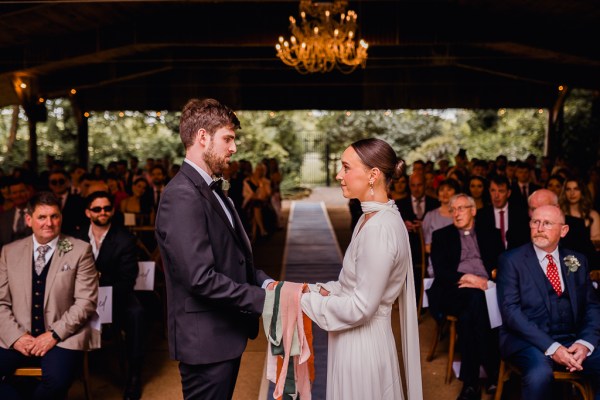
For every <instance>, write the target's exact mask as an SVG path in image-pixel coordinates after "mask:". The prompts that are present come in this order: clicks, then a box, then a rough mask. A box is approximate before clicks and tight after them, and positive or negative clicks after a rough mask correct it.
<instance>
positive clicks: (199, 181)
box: [181, 163, 251, 252]
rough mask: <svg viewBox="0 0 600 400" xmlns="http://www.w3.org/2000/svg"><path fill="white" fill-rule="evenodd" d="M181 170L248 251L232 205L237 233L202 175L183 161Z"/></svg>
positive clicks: (248, 247) (240, 225) (241, 226)
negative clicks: (238, 231)
mask: <svg viewBox="0 0 600 400" xmlns="http://www.w3.org/2000/svg"><path fill="white" fill-rule="evenodd" d="M181 172H183V173H184V174H185V176H187V177H188V179H190V180H191V181H192V183H193V184H194V186H196V189H198V192H199V193H200V194H201V195H202V196H203V197H204V198H206V199H207V200H208V202H209V203H210V205H211V206H212V207H213V208H214V210H215V211H216V213H217V214H218V215H219V217H220V218H221V219H222V220H223V223H224V224H225V226H226V227H227V229H228V230H229V232H230V233H231V234H232V235H233V237H234V238H235V240H236V241H237V242H238V243H239V244H240V246H241V247H242V248H243V249H245V250H246V252H248V251H249V249H251V246H250V242H249V241H248V238H247V236H246V233H245V232H243V229H244V227H243V225H242V223H241V221H240V219H239V216H238V215H237V213H236V212H235V210H232V208H233V207H231V208H229V211H230V213H231V214H232V217H233V219H234V221H235V223H236V224H237V226H238V230H240V233H239V234H238V233H237V232H236V230H235V228H234V227H233V226H232V225H231V222H230V221H229V218H227V214H225V210H223V207H221V203H219V200H217V197H216V196H215V193H214V192H213V191H212V189H211V188H209V187H208V185H207V184H206V181H205V180H204V178H202V176H201V175H200V174H199V173H198V171H196V170H195V169H194V168H193V167H192V166H190V165H188V164H187V163H183V164H182V166H181ZM222 200H223V199H222ZM226 200H227V201H229V199H226ZM243 236H246V238H245V239H246V240H243V239H242V237H243ZM246 242H247V243H246Z"/></svg>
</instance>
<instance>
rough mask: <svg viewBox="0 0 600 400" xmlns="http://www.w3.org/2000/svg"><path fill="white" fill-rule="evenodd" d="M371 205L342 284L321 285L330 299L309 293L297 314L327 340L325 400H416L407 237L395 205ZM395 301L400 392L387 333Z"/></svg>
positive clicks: (418, 374) (415, 331) (416, 344)
mask: <svg viewBox="0 0 600 400" xmlns="http://www.w3.org/2000/svg"><path fill="white" fill-rule="evenodd" d="M368 204H369V205H371V207H375V208H376V209H377V211H378V212H377V213H376V214H375V215H373V216H372V217H371V218H370V219H369V220H368V221H367V222H366V223H365V224H364V226H362V224H363V221H364V219H365V216H364V215H363V216H361V217H360V219H359V221H358V224H357V225H356V228H355V229H354V232H353V235H352V240H351V242H350V245H349V247H348V250H347V251H346V254H345V256H344V261H343V268H342V271H341V272H340V275H339V279H338V280H337V281H331V282H327V283H324V284H320V285H321V286H323V287H324V288H325V289H327V290H329V291H330V292H331V293H330V295H329V296H326V297H325V296H321V295H320V294H319V293H318V292H310V293H306V294H304V295H303V296H302V301H301V305H302V309H303V311H304V312H305V313H306V314H307V315H308V316H309V318H310V319H311V320H313V321H314V322H315V323H316V324H317V325H318V326H319V327H321V328H322V329H324V330H326V331H328V332H329V334H328V348H329V350H328V358H327V399H328V400H352V399H355V400H364V399H369V400H383V399H389V400H399V399H400V400H401V399H408V400H419V399H422V397H423V394H422V384H421V362H420V357H419V356H420V351H419V332H418V322H417V315H416V304H415V294H414V282H413V274H412V261H411V254H410V245H409V242H408V233H407V231H406V228H405V226H404V223H403V222H402V218H401V217H400V213H399V212H398V209H397V208H396V205H395V204H394V202H393V201H390V202H388V203H374V202H369V203H368ZM361 226H362V228H361ZM397 298H399V305H400V307H399V308H400V332H401V341H402V354H403V357H404V359H403V365H404V371H405V374H406V376H405V377H404V381H405V382H406V383H407V388H405V389H404V390H403V387H402V380H401V378H400V368H399V365H398V356H397V352H396V344H395V341H394V335H393V332H392V326H391V312H392V304H393V303H394V301H395V300H396V299H397Z"/></svg>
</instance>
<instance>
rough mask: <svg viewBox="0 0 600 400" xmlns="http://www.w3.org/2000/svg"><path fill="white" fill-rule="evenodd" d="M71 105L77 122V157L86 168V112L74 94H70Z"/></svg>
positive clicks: (87, 163)
mask: <svg viewBox="0 0 600 400" xmlns="http://www.w3.org/2000/svg"><path fill="white" fill-rule="evenodd" d="M70 99H71V106H72V107H73V115H74V116H75V121H76V122H77V158H78V159H79V165H81V166H82V167H83V168H85V169H86V170H87V169H88V165H89V162H90V160H89V153H88V144H89V126H88V114H87V113H86V112H85V111H84V109H83V106H82V104H81V101H80V99H79V98H78V97H77V96H76V94H72V95H71V96H70Z"/></svg>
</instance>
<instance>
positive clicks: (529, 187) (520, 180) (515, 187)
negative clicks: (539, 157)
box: [510, 161, 540, 208]
mask: <svg viewBox="0 0 600 400" xmlns="http://www.w3.org/2000/svg"><path fill="white" fill-rule="evenodd" d="M532 175H533V168H532V167H531V165H530V164H528V163H526V162H523V161H519V162H517V168H516V170H515V177H516V179H515V181H514V182H513V184H512V186H511V188H510V189H511V191H510V201H511V202H513V203H517V204H520V205H521V206H523V208H525V207H526V206H527V199H528V198H529V195H530V194H531V193H533V192H535V191H536V190H538V189H539V188H540V187H539V186H538V185H536V184H535V183H533V182H532Z"/></svg>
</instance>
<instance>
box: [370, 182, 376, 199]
mask: <svg viewBox="0 0 600 400" xmlns="http://www.w3.org/2000/svg"><path fill="white" fill-rule="evenodd" d="M369 187H370V188H371V196H375V192H374V191H373V179H371V180H370V181H369Z"/></svg>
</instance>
